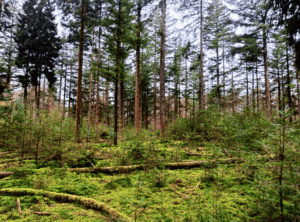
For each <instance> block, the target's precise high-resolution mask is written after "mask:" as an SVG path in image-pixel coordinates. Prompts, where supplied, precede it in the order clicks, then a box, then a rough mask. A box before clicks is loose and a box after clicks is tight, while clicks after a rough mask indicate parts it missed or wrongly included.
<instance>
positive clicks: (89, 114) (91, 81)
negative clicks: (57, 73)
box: [87, 48, 94, 142]
mask: <svg viewBox="0 0 300 222" xmlns="http://www.w3.org/2000/svg"><path fill="white" fill-rule="evenodd" d="M92 51H93V52H92V69H91V78H90V87H89V110H88V140H87V141H88V142H89V140H90V127H91V112H92V91H93V63H94V48H93V49H92Z"/></svg>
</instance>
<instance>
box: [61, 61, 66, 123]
mask: <svg viewBox="0 0 300 222" xmlns="http://www.w3.org/2000/svg"><path fill="white" fill-rule="evenodd" d="M66 91H67V67H66V73H65V84H64V103H63V115H62V116H63V119H64V118H65V109H66Z"/></svg>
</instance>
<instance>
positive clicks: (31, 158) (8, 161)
mask: <svg viewBox="0 0 300 222" xmlns="http://www.w3.org/2000/svg"><path fill="white" fill-rule="evenodd" d="M35 159H36V158H34V157H29V158H24V159H22V160H21V159H19V158H17V159H10V160H2V161H0V164H3V163H13V162H19V161H24V160H35Z"/></svg>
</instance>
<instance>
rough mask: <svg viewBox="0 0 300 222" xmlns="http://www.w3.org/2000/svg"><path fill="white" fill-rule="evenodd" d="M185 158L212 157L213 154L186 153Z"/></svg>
mask: <svg viewBox="0 0 300 222" xmlns="http://www.w3.org/2000/svg"><path fill="white" fill-rule="evenodd" d="M186 155H187V156H214V155H213V154H206V153H186Z"/></svg>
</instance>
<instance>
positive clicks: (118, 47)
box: [114, 0, 122, 145]
mask: <svg viewBox="0 0 300 222" xmlns="http://www.w3.org/2000/svg"><path fill="white" fill-rule="evenodd" d="M121 6H122V1H121V0H120V1H119V12H118V13H119V14H118V19H119V21H118V27H117V38H118V39H117V58H116V59H117V70H116V79H115V126H114V145H118V94H119V87H118V86H119V82H120V71H121V69H120V68H121V67H120V66H121ZM120 108H121V107H119V109H120ZM121 112H122V111H121V109H120V113H121Z"/></svg>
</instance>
